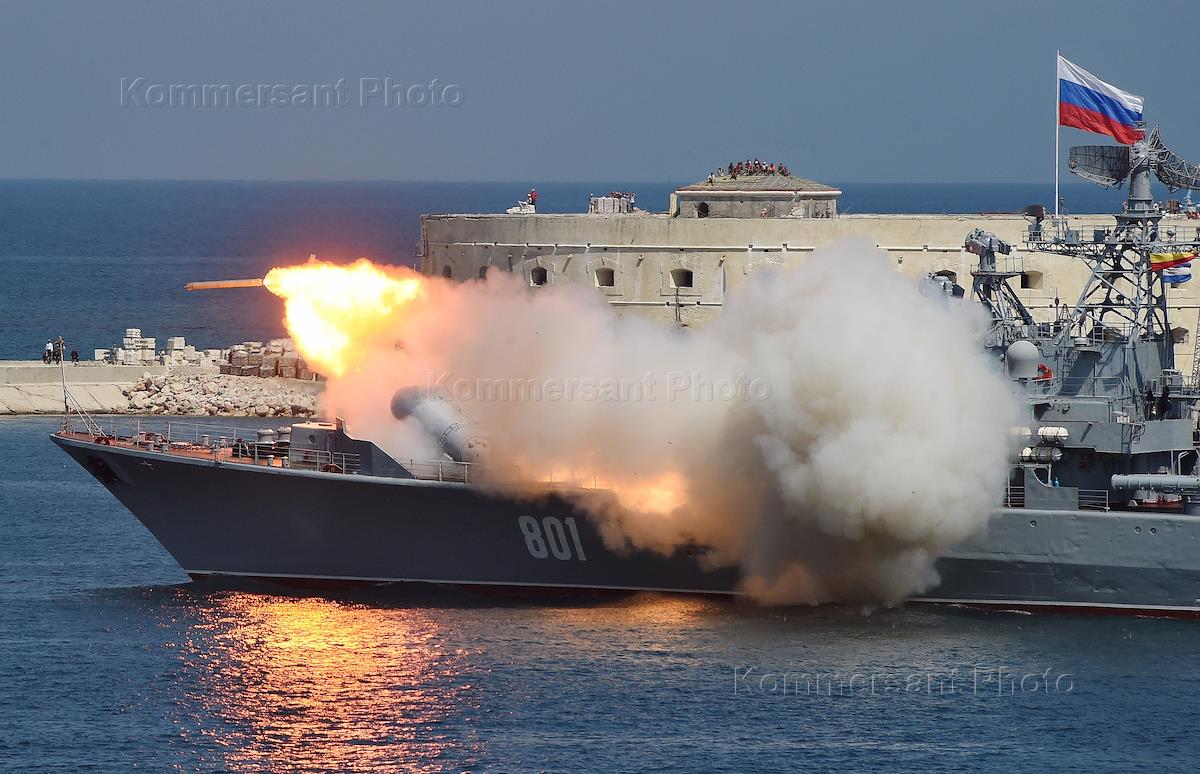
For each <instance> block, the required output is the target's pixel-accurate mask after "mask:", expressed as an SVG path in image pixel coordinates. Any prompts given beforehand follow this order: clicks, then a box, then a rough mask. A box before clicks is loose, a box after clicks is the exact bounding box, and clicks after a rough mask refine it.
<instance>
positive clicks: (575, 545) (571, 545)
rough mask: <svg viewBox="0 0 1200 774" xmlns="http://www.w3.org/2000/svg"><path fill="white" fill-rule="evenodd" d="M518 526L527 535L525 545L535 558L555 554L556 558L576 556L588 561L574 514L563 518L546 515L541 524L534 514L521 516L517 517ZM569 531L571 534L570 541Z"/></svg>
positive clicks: (564, 558)
mask: <svg viewBox="0 0 1200 774" xmlns="http://www.w3.org/2000/svg"><path fill="white" fill-rule="evenodd" d="M564 525H565V529H564ZM517 526H518V527H520V528H521V534H522V535H524V536H525V547H526V548H527V549H529V555H530V556H532V557H533V558H534V559H545V558H547V557H548V556H550V555H551V554H553V555H554V558H555V559H560V560H567V559H571V558H575V559H578V560H579V561H581V562H586V561H587V555H586V554H584V553H583V543H582V542H581V541H580V540H579V528H578V527H577V526H575V518H574V517H573V516H568V517H567V518H565V519H561V520H560V519H559V518H558V517H556V516H546V517H545V518H543V519H542V521H541V523H540V524H539V523H538V520H537V519H535V518H534V517H532V516H521V517H518V518H517ZM568 533H570V536H571V537H570V541H569V542H568V540H567V534H568ZM572 549H573V551H572Z"/></svg>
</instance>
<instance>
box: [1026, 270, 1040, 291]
mask: <svg viewBox="0 0 1200 774" xmlns="http://www.w3.org/2000/svg"><path fill="white" fill-rule="evenodd" d="M1021 289H1022V290H1041V289H1042V273H1041V272H1040V271H1023V272H1021Z"/></svg>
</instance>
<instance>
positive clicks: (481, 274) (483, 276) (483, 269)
mask: <svg viewBox="0 0 1200 774" xmlns="http://www.w3.org/2000/svg"><path fill="white" fill-rule="evenodd" d="M487 270H488V267H486V266H480V267H479V279H487Z"/></svg>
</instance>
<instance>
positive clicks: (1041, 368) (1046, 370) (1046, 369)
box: [1033, 363, 1054, 382]
mask: <svg viewBox="0 0 1200 774" xmlns="http://www.w3.org/2000/svg"><path fill="white" fill-rule="evenodd" d="M1037 372H1038V375H1037V376H1035V377H1034V378H1033V380H1034V381H1035V382H1040V381H1045V380H1046V379H1053V378H1054V371H1053V370H1052V369H1051V368H1050V366H1048V365H1046V364H1045V363H1038V368H1037Z"/></svg>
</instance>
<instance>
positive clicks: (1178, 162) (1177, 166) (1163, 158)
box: [1146, 126, 1200, 191]
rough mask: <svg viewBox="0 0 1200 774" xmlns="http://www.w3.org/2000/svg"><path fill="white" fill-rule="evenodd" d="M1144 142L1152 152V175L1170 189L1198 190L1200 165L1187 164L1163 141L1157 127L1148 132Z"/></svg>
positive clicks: (1199, 188) (1199, 186) (1199, 187)
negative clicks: (1148, 134) (1148, 135)
mask: <svg viewBox="0 0 1200 774" xmlns="http://www.w3.org/2000/svg"><path fill="white" fill-rule="evenodd" d="M1146 144H1147V145H1148V146H1149V148H1150V152H1151V153H1153V154H1154V162H1153V164H1154V175H1155V177H1157V178H1158V179H1159V180H1161V181H1162V183H1163V185H1165V186H1166V187H1167V188H1169V189H1170V190H1172V191H1178V190H1180V189H1181V188H1182V189H1187V190H1190V191H1196V190H1200V166H1197V165H1195V164H1189V163H1188V162H1187V161H1185V160H1184V159H1183V158H1182V157H1180V156H1179V155H1178V154H1177V153H1175V152H1174V151H1173V150H1171V149H1170V148H1168V147H1167V145H1166V143H1164V142H1163V139H1162V135H1161V134H1160V133H1159V131H1158V127H1157V126H1156V127H1154V131H1152V132H1151V133H1150V137H1148V138H1147V140H1146Z"/></svg>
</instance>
